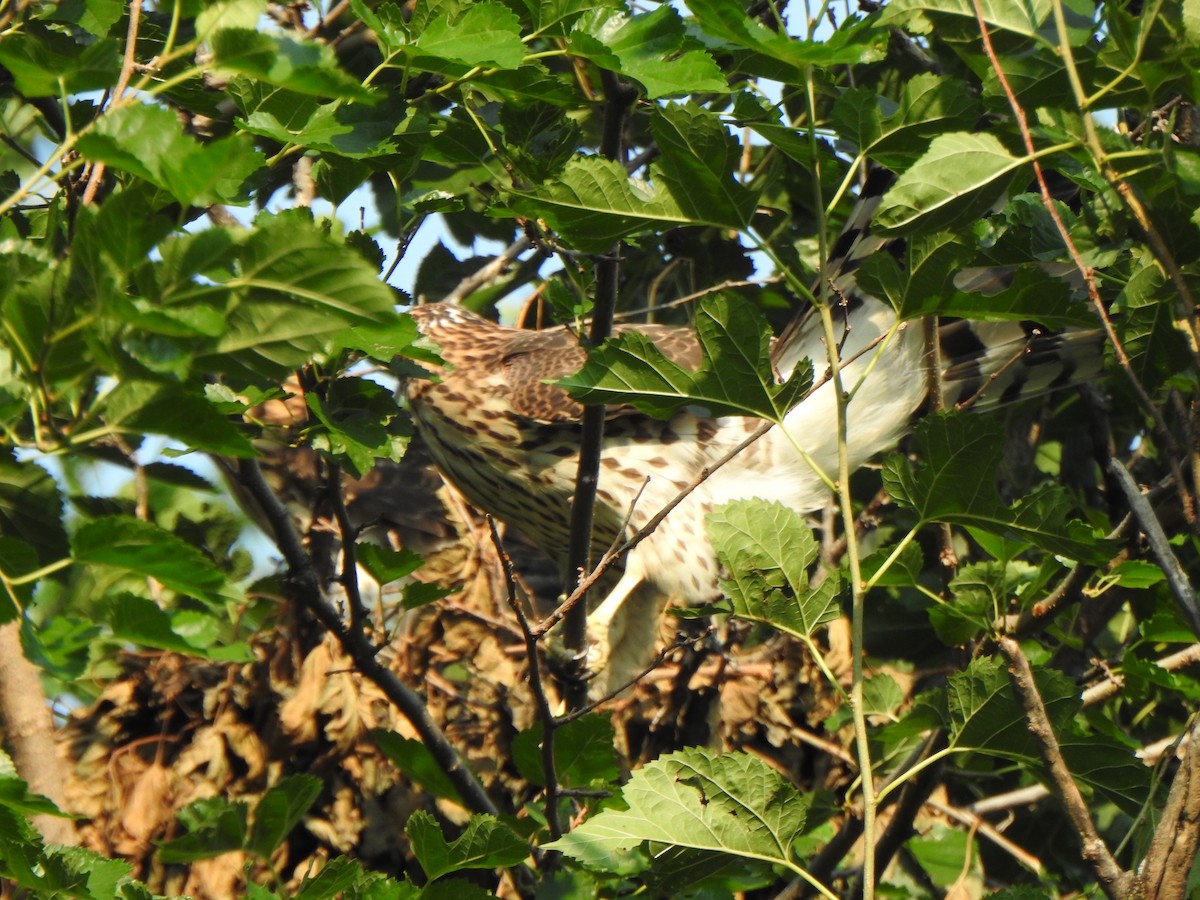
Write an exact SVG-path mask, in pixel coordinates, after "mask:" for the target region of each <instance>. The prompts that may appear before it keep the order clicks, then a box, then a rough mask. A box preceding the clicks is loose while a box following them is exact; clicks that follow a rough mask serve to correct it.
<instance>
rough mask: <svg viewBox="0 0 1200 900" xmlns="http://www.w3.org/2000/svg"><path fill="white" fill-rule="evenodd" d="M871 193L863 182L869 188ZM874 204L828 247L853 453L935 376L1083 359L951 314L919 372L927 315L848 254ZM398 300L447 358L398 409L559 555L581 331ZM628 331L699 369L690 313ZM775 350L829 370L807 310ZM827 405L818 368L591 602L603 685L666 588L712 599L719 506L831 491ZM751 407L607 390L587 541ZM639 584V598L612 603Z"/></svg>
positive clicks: (984, 375)
mask: <svg viewBox="0 0 1200 900" xmlns="http://www.w3.org/2000/svg"><path fill="white" fill-rule="evenodd" d="M870 187H871V186H870V184H868V188H867V189H865V190H864V196H867V194H868V192H869V191H870ZM881 194H882V191H881V190H876V191H875V192H874V193H873V195H872V196H873V198H874V200H875V201H876V202H877V200H878V196H880V195H881ZM871 210H872V203H871V202H869V201H860V204H859V209H858V210H857V211H856V215H855V217H854V220H853V221H852V223H851V225H850V226H849V227H848V228H847V230H846V231H845V232H844V233H843V235H842V237H841V239H840V240H839V242H838V246H837V248H835V251H834V255H835V257H836V258H837V259H838V260H839V262H837V263H834V264H831V265H830V266H827V267H826V271H827V272H836V273H837V275H836V277H835V280H834V289H835V293H836V295H837V296H838V298H839V300H840V301H841V307H840V310H839V318H840V320H841V325H840V330H841V334H840V335H839V338H840V345H839V352H840V358H841V360H842V361H843V365H842V381H843V385H845V386H846V388H847V389H848V390H850V389H852V388H856V389H855V390H854V391H853V399H852V400H851V402H850V403H849V406H848V410H847V431H848V435H847V437H848V451H849V463H850V467H851V469H852V470H853V469H854V468H857V467H859V466H861V465H862V464H863V463H865V462H867V461H868V460H869V459H870V458H871V457H873V456H875V455H876V454H878V453H880V452H881V451H883V450H886V449H889V448H890V447H892V446H894V445H895V444H896V442H897V441H898V440H899V439H900V438H901V437H902V436H903V434H904V433H905V431H906V430H907V429H908V428H909V427H910V424H911V423H912V421H913V418H914V415H915V414H916V413H917V412H918V410H920V409H921V408H922V407H923V406H924V405H925V404H926V401H927V400H928V399H929V397H928V393H929V385H930V384H931V383H940V384H941V386H942V392H943V398H942V400H943V402H946V403H955V402H958V401H959V400H961V399H963V398H966V397H970V396H972V395H973V394H976V393H977V392H978V391H979V390H980V389H981V387H983V386H984V385H987V384H989V382H990V381H991V380H992V379H993V377H994V376H995V375H996V373H998V372H1001V371H1003V372H1004V384H1006V385H1007V387H1004V386H1003V385H1001V386H994V387H993V388H992V389H991V390H992V391H994V392H995V393H997V394H999V393H1003V395H1004V397H1003V399H1005V400H1010V399H1015V397H1016V396H1017V395H1019V394H1021V393H1022V389H1023V388H1025V389H1029V388H1036V389H1038V390H1045V389H1046V388H1047V387H1049V386H1052V385H1057V384H1061V383H1067V382H1069V381H1071V380H1074V379H1075V378H1077V377H1078V376H1079V371H1078V369H1077V365H1078V360H1079V356H1080V354H1079V353H1077V352H1066V349H1067V343H1068V341H1070V340H1073V338H1074V337H1075V335H1074V334H1054V333H1050V332H1045V331H1041V330H1038V329H1037V328H1035V327H1033V326H1029V325H1019V324H1016V323H978V324H971V323H967V322H965V321H957V322H953V323H949V324H946V325H944V326H943V327H942V328H941V329H940V332H939V338H940V343H941V347H942V351H943V353H944V358H943V368H942V373H941V375H942V377H941V379H938V380H933V379H930V378H929V377H928V373H927V371H926V368H927V367H926V364H925V363H924V359H925V357H926V346H925V343H926V339H925V329H923V328H922V327H920V323H908V324H907V326H904V325H901V326H899V327H897V317H896V313H895V311H894V309H893V308H892V307H891V306H890V305H889V304H887V303H885V302H883V301H880V300H878V299H875V298H873V297H870V296H868V295H867V294H865V293H864V292H862V291H860V290H858V289H857V288H856V286H855V284H854V268H855V266H856V263H857V261H858V260H860V259H863V258H865V257H866V256H867V255H869V254H870V253H874V252H879V251H880V250H881V249H882V248H884V246H885V242H884V241H883V240H882V239H879V238H875V237H873V236H871V235H869V234H868V233H867V231H866V223H867V222H868V221H869V216H870V212H871ZM410 315H412V317H413V318H414V319H415V320H416V323H417V327H418V329H419V330H420V331H421V333H422V334H423V335H425V336H426V337H428V338H429V339H430V340H432V341H433V342H434V343H435V344H436V345H437V347H438V348H439V350H440V352H441V356H442V359H443V360H444V361H445V363H446V366H445V368H444V369H441V370H439V371H438V372H437V375H438V376H439V379H440V380H436V381H435V380H422V379H409V380H408V382H407V384H406V395H407V399H408V403H409V406H410V409H411V411H412V414H413V416H414V418H415V420H416V422H417V426H418V428H419V430H420V432H421V433H422V435H423V437H424V439H425V442H426V443H427V445H428V447H429V450H430V452H431V454H432V456H433V458H434V460H435V462H436V464H437V466H438V467H439V468H440V469H441V471H442V473H443V474H444V475H445V477H446V478H447V479H448V480H449V481H451V482H452V483H453V484H454V485H455V486H456V487H457V488H458V489H459V490H460V491H461V492H462V493H463V494H464V495H465V496H466V497H467V499H468V500H469V501H470V502H471V503H473V504H474V505H475V506H477V507H478V508H480V509H482V510H484V511H486V512H489V513H491V514H492V515H494V516H496V517H497V518H498V519H500V520H502V521H504V522H507V523H509V524H511V525H513V526H515V527H517V528H518V529H519V530H520V531H521V532H522V533H524V534H525V535H526V536H527V537H528V538H529V539H531V540H532V541H533V542H534V543H535V544H537V545H539V546H540V547H541V548H542V549H543V550H544V551H545V552H546V553H547V554H549V555H550V556H551V557H552V558H554V559H556V560H557V561H558V562H559V563H560V564H562V563H564V562H565V555H566V552H567V546H568V532H569V527H570V526H569V522H570V507H571V501H572V495H573V493H574V490H575V478H576V470H577V466H578V458H579V438H580V431H581V424H580V423H581V413H582V407H581V406H580V404H579V403H577V402H576V401H575V400H573V399H572V398H571V397H570V396H569V395H568V394H567V393H566V392H565V391H564V390H562V389H561V388H558V387H556V386H555V385H553V384H550V383H548V382H549V381H553V380H555V379H558V378H561V377H563V376H566V375H569V374H572V373H574V372H576V371H578V370H579V368H580V367H581V366H582V365H583V363H584V360H585V358H586V353H585V351H584V350H583V348H582V347H581V346H580V344H579V341H578V339H577V337H576V336H575V334H573V333H572V332H571V331H569V330H568V329H566V328H561V327H560V328H550V329H546V330H543V331H527V330H522V329H516V328H508V327H503V326H500V325H497V324H496V323H494V322H491V321H488V320H486V319H483V318H481V317H479V316H477V315H474V314H473V313H470V312H468V311H466V310H463V309H461V308H459V307H456V306H449V305H445V304H437V303H434V304H428V305H423V306H417V307H415V308H413V309H412V310H411V311H410ZM632 330H636V331H640V332H641V333H642V334H644V335H646V336H647V337H649V338H650V339H651V340H653V341H654V343H655V344H656V345H657V346H658V347H659V349H661V350H662V351H663V353H664V354H666V355H667V356H668V357H669V358H670V359H671V360H673V361H674V362H676V363H678V364H680V365H683V366H685V367H688V368H691V369H695V368H696V367H697V366H698V364H699V363H700V360H701V353H700V348H699V345H698V343H697V339H696V336H695V334H694V332H693V331H692V330H691V329H690V328H687V327H677V326H664V325H643V326H634V325H619V326H617V328H616V333H617V334H618V335H619V334H621V333H623V332H627V331H632ZM1089 334H1090V333H1089ZM1097 355H1098V354H1095V353H1093V354H1092V356H1093V357H1094V356H1097ZM772 357H773V362H774V365H775V368H776V370H777V371H778V374H779V376H780V377H781V378H787V377H788V376H789V375H790V374H791V373H792V371H793V370H794V369H795V368H796V366H797V365H799V364H800V362H801V361H802V360H808V361H810V362H811V364H812V366H813V371H815V372H817V373H821V372H823V371H825V370H826V369H827V368H828V361H827V356H826V348H825V342H824V339H823V335H822V328H821V325H820V321H819V318H818V317H817V316H813V315H808V316H802V317H800V318H798V319H796V320H795V321H793V323H792V324H791V325H790V326H789V327H788V329H786V330H785V332H784V333H783V335H782V336H781V337H780V338H779V339H778V340H777V341H776V342H775V345H774V348H773V351H772ZM1028 392H1029V391H1028V390H1026V393H1028ZM836 421H837V420H836V402H835V396H834V393H833V385H832V384H831V383H829V382H826V383H824V384H821V385H820V386H818V387H817V388H816V389H815V390H813V391H812V392H811V393H810V394H809V395H808V396H807V397H806V398H805V399H804V400H803V401H802V402H801V403H799V404H798V405H796V406H795V407H794V408H793V409H792V410H791V411H790V412H789V413H788V414H787V416H786V419H785V421H784V425H783V427H779V426H776V427H773V428H772V429H771V430H770V431H768V432H767V433H766V434H765V435H764V436H762V437H761V438H759V439H758V440H757V441H755V442H753V443H751V444H750V445H749V446H748V447H746V448H745V449H743V450H742V451H741V452H740V453H738V454H737V455H736V456H735V457H734V458H733V459H732V460H731V461H730V462H729V463H727V464H726V465H724V466H723V467H721V468H719V469H718V470H717V471H716V472H715V473H714V474H712V475H711V476H710V477H709V478H708V479H707V480H705V481H703V482H702V483H701V484H700V485H699V487H697V488H696V489H695V490H693V491H692V492H691V493H690V494H688V495H687V496H686V498H685V499H684V500H683V501H682V502H681V503H679V505H678V506H677V507H675V508H674V509H673V510H672V511H671V512H670V514H669V515H667V517H666V518H665V519H664V520H663V521H662V522H661V523H660V524H659V525H658V526H657V528H656V529H655V530H654V531H653V533H652V534H651V535H650V536H649V537H647V538H646V539H645V540H644V541H642V542H641V543H639V544H638V545H637V546H636V547H634V548H633V549H632V550H630V551H629V553H628V554H627V556H626V558H625V560H624V568H623V572H622V574H621V576H620V578H619V580H618V582H617V583H616V585H615V587H613V588H612V589H611V591H610V592H609V593H608V595H607V596H606V597H605V598H604V600H603V602H602V603H600V605H599V606H598V607H597V608H596V609H595V610H593V611H592V612H591V614H590V615H589V626H588V636H589V644H590V648H589V658H588V666H589V668H590V669H591V670H592V671H593V672H597V671H600V670H602V669H603V668H604V667H605V666H606V665H607V664H608V663H610V662H612V664H613V665H612V667H611V669H612V672H611V676H610V677H609V678H608V679H607V684H608V685H610V686H616V685H618V684H621V683H623V681H622V678H623V677H624V676H625V675H626V674H628V673H629V672H631V671H636V669H637V667H638V665H639V664H640V663H641V662H642V661H644V659H645V658H647V656H648V652H647V651H648V650H649V649H652V647H651V643H652V641H653V638H654V635H655V632H656V628H655V627H653V626H652V625H650V624H648V623H657V620H658V613H659V612H661V610H662V609H663V607H664V606H665V604H666V603H667V602H668V600H670V599H675V600H677V601H679V602H681V603H683V604H685V605H689V606H699V605H704V604H708V603H711V602H714V601H716V600H717V599H718V598H719V596H720V589H719V587H718V575H719V564H718V561H717V557H716V553H715V551H714V549H713V546H712V544H711V543H710V542H709V540H708V537H707V535H706V530H705V520H706V517H707V515H708V513H709V512H711V510H712V509H713V507H714V506H717V505H719V504H722V503H726V502H729V501H732V500H736V499H743V498H754V497H758V498H763V499H766V500H775V501H779V502H781V503H783V504H785V505H786V506H788V507H790V508H792V509H793V510H796V511H797V512H801V513H808V512H811V511H813V510H816V509H819V508H821V507H822V506H824V505H825V503H826V501H827V498H828V496H829V493H830V491H829V485H830V484H831V482H832V480H833V477H835V476H836V472H837V471H838V440H837V428H836ZM761 424H762V423H761V421H760V420H758V419H753V418H744V417H738V416H710V415H706V414H705V413H704V411H703V410H700V409H697V408H695V407H688V408H685V409H683V410H681V411H679V412H677V413H675V414H674V415H673V416H671V417H670V418H668V419H665V420H662V419H656V418H653V417H651V416H649V415H646V414H644V413H641V412H639V411H637V410H636V409H634V408H633V407H630V406H625V405H614V406H610V407H609V408H608V409H607V410H606V426H605V433H604V443H603V449H602V453H601V460H600V478H599V487H598V492H597V501H596V511H595V527H594V532H593V548H594V551H595V553H596V554H597V555H598V554H600V553H603V552H604V551H605V550H607V549H608V548H609V547H610V546H612V545H613V544H614V542H615V541H616V540H617V539H618V538H621V537H624V536H626V535H627V534H629V533H632V532H633V531H635V530H637V529H640V528H641V527H643V526H644V525H646V523H647V522H648V521H649V520H650V519H651V518H652V517H653V516H654V515H655V514H657V513H658V512H659V511H660V510H662V509H663V508H664V507H665V506H666V505H667V504H669V503H670V502H672V501H673V500H675V499H676V498H677V497H678V495H679V494H680V493H681V492H682V491H683V490H684V489H685V488H686V487H687V486H688V485H689V484H690V483H691V482H692V481H693V480H694V479H695V478H696V477H697V475H698V474H699V473H700V472H701V470H702V469H703V468H705V467H706V466H709V465H711V464H712V463H713V462H714V461H715V460H717V459H719V458H720V457H722V456H723V455H725V454H726V453H727V452H729V451H730V450H731V449H732V448H734V447H736V446H737V445H738V444H740V443H742V442H743V441H744V440H745V439H746V438H747V437H748V436H749V435H750V434H752V433H753V432H754V431H755V430H757V429H758V428H759V427H760V425H761ZM635 595H636V604H637V615H636V616H635V615H632V614H630V615H628V616H618V612H619V610H620V609H621V607H622V605H623V604H624V603H625V602H626V601H627V600H629V599H630V598H631V597H635ZM633 621H636V622H637V623H639V624H638V627H637V628H636V633H634V629H632V628H627V627H626V625H625V623H626V622H633ZM622 630H624V631H626V632H628V633H624V634H623V633H622ZM610 653H613V654H617V653H619V654H620V655H621V656H622V662H621V663H620V664H618V662H617V660H616V659H615V657H614V658H613V659H612V660H610V658H609V654H610Z"/></svg>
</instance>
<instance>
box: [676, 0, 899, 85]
mask: <svg viewBox="0 0 1200 900" xmlns="http://www.w3.org/2000/svg"><path fill="white" fill-rule="evenodd" d="M687 7H688V9H690V10H691V11H692V13H693V14H695V16H696V19H697V20H698V21H699V23H700V26H701V27H702V28H703V30H704V32H705V33H706V34H707V35H711V36H712V37H714V38H718V39H719V40H720V41H723V42H724V43H725V45H726V46H724V47H722V48H721V49H722V50H726V51H734V52H735V56H736V65H737V69H738V70H739V71H743V72H747V73H749V74H751V75H759V76H762V77H765V78H772V79H776V80H779V81H784V82H789V83H793V84H803V83H804V79H805V77H806V72H807V70H808V67H809V66H835V65H853V64H855V63H861V62H869V61H871V60H877V59H881V58H882V54H883V50H884V48H885V46H886V37H885V35H884V34H883V33H882V32H877V33H875V34H872V33H871V28H870V27H869V26H866V25H864V24H863V23H858V24H855V23H847V24H846V25H843V27H841V28H839V29H838V30H837V31H836V32H835V33H834V34H833V35H832V36H831V37H830V38H829V39H828V40H825V41H805V40H797V39H796V38H794V37H792V36H791V35H789V34H788V33H787V32H786V31H784V30H782V29H781V30H779V31H772V30H771V29H770V28H767V27H765V26H764V25H762V24H761V23H760V22H758V21H757V20H756V19H752V18H751V17H750V16H748V15H747V14H746V7H745V5H744V4H741V3H738V2H737V0H687ZM737 51H741V52H737Z"/></svg>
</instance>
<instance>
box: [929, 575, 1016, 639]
mask: <svg viewBox="0 0 1200 900" xmlns="http://www.w3.org/2000/svg"><path fill="white" fill-rule="evenodd" d="M1037 573H1038V570H1037V568H1035V567H1034V566H1031V565H1029V564H1028V563H1024V562H1019V561H1014V560H1008V561H1004V562H981V563H970V564H968V565H965V566H963V567H961V568H960V569H959V570H958V574H957V575H955V577H954V579H953V580H952V581H951V582H950V585H949V587H950V599H949V601H948V602H946V603H943V604H936V605H934V606H931V607H930V609H929V621H930V623H931V624H932V625H933V630H934V631H935V632H936V633H937V636H938V638H939V639H940V640H941V641H942V642H943V643H944V644H947V645H948V646H956V645H958V644H965V643H967V642H968V641H971V640H974V639H975V638H976V637H978V636H979V634H980V633H986V632H988V631H990V629H991V627H992V623H993V622H995V621H996V620H997V619H999V618H1000V617H1001V616H1003V615H1004V614H1005V613H1007V612H1008V609H1009V604H1010V603H1011V602H1012V601H1013V600H1014V599H1015V598H1016V596H1017V594H1018V592H1019V591H1020V590H1021V588H1022V587H1024V586H1025V585H1026V584H1028V583H1030V582H1031V581H1032V580H1033V579H1034V578H1035V577H1036V575H1037Z"/></svg>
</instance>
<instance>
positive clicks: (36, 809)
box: [0, 750, 70, 818]
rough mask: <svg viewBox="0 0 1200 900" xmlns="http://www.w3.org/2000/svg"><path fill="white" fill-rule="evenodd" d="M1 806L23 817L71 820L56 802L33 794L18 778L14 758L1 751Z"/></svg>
mask: <svg viewBox="0 0 1200 900" xmlns="http://www.w3.org/2000/svg"><path fill="white" fill-rule="evenodd" d="M0 806H4V807H7V808H8V809H11V810H13V811H14V812H17V813H20V814H21V815H23V816H61V817H63V818H70V816H69V815H68V814H67V813H64V812H63V811H62V810H60V809H59V808H58V807H57V806H55V805H54V801H53V800H50V799H49V798H48V797H43V796H42V795H41V794H31V793H30V792H29V785H28V784H26V783H25V782H24V781H22V780H21V779H20V778H19V777H18V776H17V767H16V766H15V765H13V761H12V757H10V756H9V755H8V754H7V753H5V752H4V751H3V750H0Z"/></svg>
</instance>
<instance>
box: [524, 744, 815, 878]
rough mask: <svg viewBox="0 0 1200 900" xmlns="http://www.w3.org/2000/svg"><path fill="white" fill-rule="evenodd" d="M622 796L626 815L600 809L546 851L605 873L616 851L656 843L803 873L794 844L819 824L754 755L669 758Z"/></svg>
mask: <svg viewBox="0 0 1200 900" xmlns="http://www.w3.org/2000/svg"><path fill="white" fill-rule="evenodd" d="M621 798H622V800H623V801H624V802H625V804H626V805H627V807H628V808H627V809H624V810H619V809H611V808H610V809H605V810H602V811H601V812H599V813H597V814H596V815H594V816H592V817H591V818H590V819H588V820H587V821H586V822H584V823H583V824H582V825H579V826H578V827H576V828H575V829H574V830H573V831H571V832H569V833H568V834H565V835H563V837H561V838H559V839H558V840H557V841H553V842H551V843H549V844H547V845H546V848H547V849H551V850H560V851H562V852H563V853H565V854H566V855H567V856H570V857H571V858H572V859H576V860H578V861H579V862H581V863H583V864H584V865H586V866H589V867H591V868H596V869H600V870H601V871H605V870H607V869H608V866H609V864H610V860H611V859H612V856H613V854H614V853H617V852H619V851H622V850H629V849H631V848H633V847H637V846H639V845H640V844H641V843H642V842H644V841H650V842H652V843H653V844H656V845H659V844H661V845H665V846H666V847H667V848H669V849H674V848H683V849H692V850H703V851H706V852H710V853H719V854H723V855H726V856H731V857H740V858H741V859H743V860H747V861H753V862H757V863H766V864H776V865H779V864H782V865H785V866H787V867H788V868H789V869H790V870H791V871H793V872H799V871H800V870H801V867H800V861H799V860H798V859H797V858H796V856H795V849H794V848H795V845H796V842H797V841H798V840H799V839H800V838H801V837H803V836H804V835H805V834H806V833H807V832H808V831H809V830H811V829H812V828H813V827H814V826H815V824H817V823H810V822H809V812H810V810H811V809H812V808H813V801H814V798H813V796H812V795H805V794H801V793H800V792H799V791H798V790H796V788H794V787H793V786H792V785H791V784H790V783H788V781H787V780H786V779H785V778H784V777H783V776H782V775H780V774H779V772H777V771H776V770H775V769H774V768H772V767H771V766H770V765H768V764H767V763H766V762H764V761H763V760H761V759H759V758H758V757H756V756H753V755H752V754H749V753H727V754H723V755H718V754H716V753H714V752H713V751H711V750H708V749H705V748H702V747H691V748H688V749H685V750H680V751H677V752H675V753H670V754H667V755H666V756H662V757H659V758H658V759H656V760H655V761H654V762H651V763H648V764H647V765H645V766H644V767H642V768H641V769H638V770H637V771H635V772H634V773H633V775H632V776H631V777H630V779H629V783H628V784H626V785H625V787H624V788H622V790H621ZM656 852H657V850H656Z"/></svg>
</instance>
